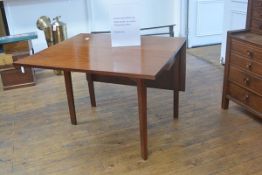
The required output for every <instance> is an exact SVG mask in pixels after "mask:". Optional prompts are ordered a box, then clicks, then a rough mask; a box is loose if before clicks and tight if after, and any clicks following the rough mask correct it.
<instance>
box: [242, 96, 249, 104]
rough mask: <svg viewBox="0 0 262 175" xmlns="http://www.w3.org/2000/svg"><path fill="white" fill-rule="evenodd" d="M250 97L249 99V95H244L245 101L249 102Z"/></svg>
mask: <svg viewBox="0 0 262 175" xmlns="http://www.w3.org/2000/svg"><path fill="white" fill-rule="evenodd" d="M248 99H249V95H248V94H247V95H245V97H244V99H243V101H244V102H247V101H248Z"/></svg>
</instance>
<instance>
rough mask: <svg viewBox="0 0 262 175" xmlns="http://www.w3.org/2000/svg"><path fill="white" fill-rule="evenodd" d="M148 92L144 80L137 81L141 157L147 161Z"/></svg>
mask: <svg viewBox="0 0 262 175" xmlns="http://www.w3.org/2000/svg"><path fill="white" fill-rule="evenodd" d="M146 94H147V92H146V87H145V84H144V81H143V80H137V95H138V110H139V125H140V126H139V127H140V145H141V156H142V158H143V159H144V160H146V159H147V154H148V153H147V95H146Z"/></svg>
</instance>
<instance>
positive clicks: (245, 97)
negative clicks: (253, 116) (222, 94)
mask: <svg viewBox="0 0 262 175" xmlns="http://www.w3.org/2000/svg"><path fill="white" fill-rule="evenodd" d="M229 95H230V96H231V97H232V98H234V99H236V100H237V101H239V102H240V103H242V104H245V105H246V106H248V107H250V108H252V109H253V110H255V111H257V112H259V113H262V107H261V106H262V97H261V96H258V95H256V94H253V93H252V92H249V91H247V90H245V89H244V88H241V87H239V86H237V85H235V84H234V83H229Z"/></svg>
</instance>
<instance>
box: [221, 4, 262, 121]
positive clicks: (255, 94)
mask: <svg viewBox="0 0 262 175" xmlns="http://www.w3.org/2000/svg"><path fill="white" fill-rule="evenodd" d="M225 66H226V67H225V74H224V86H223V97H222V108H223V109H228V105H229V100H232V101H234V102H236V103H237V104H239V105H241V106H243V107H244V108H245V109H246V110H248V111H250V112H251V113H253V114H255V115H256V116H259V117H262V0H249V2H248V17H247V27H246V30H242V31H232V32H228V38H227V54H226V65H225Z"/></svg>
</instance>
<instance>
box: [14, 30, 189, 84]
mask: <svg viewBox="0 0 262 175" xmlns="http://www.w3.org/2000/svg"><path fill="white" fill-rule="evenodd" d="M184 42H185V39H184V38H176V39H174V38H168V37H157V36H143V37H142V44H141V47H140V46H134V47H115V48H114V47H113V48H112V47H111V39H110V34H92V35H90V34H79V35H77V36H75V37H72V38H70V39H68V40H66V41H64V42H62V43H60V44H58V45H55V46H52V47H50V48H48V49H45V50H43V51H41V52H39V53H36V54H35V55H32V56H30V57H28V58H26V59H23V60H19V61H17V62H16V63H14V64H15V65H19V66H21V65H24V66H31V67H39V68H48V69H62V70H67V69H68V70H70V71H77V72H88V73H95V74H101V75H117V76H124V77H132V78H141V79H151V80H154V79H155V78H156V76H157V74H158V73H159V72H160V71H161V69H163V68H164V67H165V65H168V63H169V61H170V59H171V58H173V56H174V55H175V54H176V53H175V52H174V51H179V49H180V48H181V47H182V46H183V44H184Z"/></svg>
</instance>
